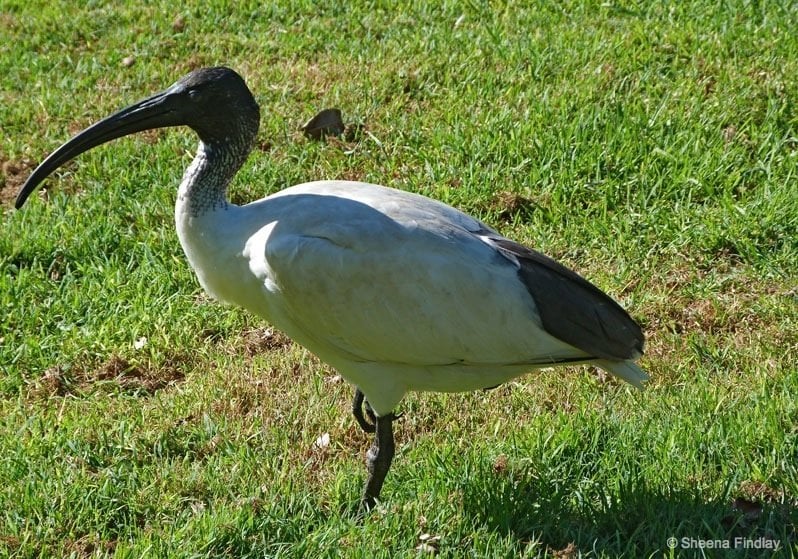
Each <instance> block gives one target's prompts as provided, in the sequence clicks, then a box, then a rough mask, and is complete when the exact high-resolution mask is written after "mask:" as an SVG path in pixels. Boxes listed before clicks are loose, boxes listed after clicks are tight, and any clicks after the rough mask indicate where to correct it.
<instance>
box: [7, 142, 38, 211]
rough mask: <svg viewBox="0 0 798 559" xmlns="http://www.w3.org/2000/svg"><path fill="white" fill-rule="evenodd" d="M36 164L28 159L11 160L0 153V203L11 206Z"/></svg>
mask: <svg viewBox="0 0 798 559" xmlns="http://www.w3.org/2000/svg"><path fill="white" fill-rule="evenodd" d="M34 168H36V164H35V163H34V162H33V161H31V160H30V159H19V160H11V159H7V158H6V157H5V156H4V155H2V154H0V169H1V170H2V176H0V179H2V182H0V204H1V205H3V206H11V205H13V204H14V200H16V199H17V192H19V188H20V187H21V186H22V185H23V184H24V182H25V179H27V178H28V176H29V175H30V173H31V171H33V169H34Z"/></svg>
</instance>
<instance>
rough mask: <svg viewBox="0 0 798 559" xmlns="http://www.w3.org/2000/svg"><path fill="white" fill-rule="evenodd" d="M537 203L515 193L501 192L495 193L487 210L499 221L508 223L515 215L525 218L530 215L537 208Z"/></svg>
mask: <svg viewBox="0 0 798 559" xmlns="http://www.w3.org/2000/svg"><path fill="white" fill-rule="evenodd" d="M538 205H539V204H538V201H537V200H534V199H532V198H528V197H526V196H522V195H520V194H518V193H517V192H510V191H509V190H503V191H501V192H497V193H496V194H495V195H494V196H493V198H492V199H491V201H490V203H489V204H488V210H490V211H492V212H495V213H496V215H497V216H498V219H499V220H501V221H510V220H512V219H513V218H514V217H515V216H516V215H520V216H522V217H523V216H525V215H529V214H531V213H532V212H533V211H534V210H535V208H536V207H537V206H538Z"/></svg>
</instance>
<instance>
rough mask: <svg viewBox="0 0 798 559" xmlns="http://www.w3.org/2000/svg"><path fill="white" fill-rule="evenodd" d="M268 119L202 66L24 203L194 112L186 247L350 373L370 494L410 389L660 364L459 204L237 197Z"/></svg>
mask: <svg viewBox="0 0 798 559" xmlns="http://www.w3.org/2000/svg"><path fill="white" fill-rule="evenodd" d="M259 123H260V111H259V108H258V104H257V103H256V102H255V99H254V98H253V96H252V93H251V92H250V91H249V89H248V88H247V85H246V84H245V83H244V80H243V79H242V78H241V76H239V75H238V74H237V73H236V72H234V71H233V70H230V69H229V68H224V67H217V68H206V69H200V70H196V71H193V72H191V73H190V74H188V75H186V76H185V77H183V78H182V79H180V80H179V81H177V82H176V83H175V84H174V85H172V86H171V87H169V88H168V89H166V90H165V91H163V92H161V93H158V94H156V95H154V96H152V97H149V98H147V99H144V100H143V101H139V102H138V103H136V104H134V105H131V106H129V107H127V108H125V109H122V110H121V111H119V112H117V113H116V114H114V115H111V116H109V117H107V118H105V119H103V120H101V121H99V122H98V123H96V124H94V125H93V126H91V127H89V128H87V129H86V130H84V131H83V132H80V133H79V134H78V135H76V136H75V137H74V138H72V139H71V140H69V141H68V142H67V143H65V144H64V145H62V146H61V147H60V148H58V149H57V150H56V151H55V152H53V153H52V154H51V155H50V156H49V157H47V159H45V160H44V162H43V163H42V164H41V165H39V167H38V168H37V169H36V170H35V171H34V172H33V173H32V174H31V176H30V177H29V178H28V180H27V182H26V183H25V184H24V185H23V186H22V189H21V190H20V192H19V196H18V197H17V200H16V207H17V208H20V207H21V206H22V205H23V204H24V203H25V200H26V199H27V198H28V196H29V195H30V194H31V192H33V190H34V189H35V188H36V187H37V186H38V185H39V184H40V183H41V182H42V181H43V180H44V179H45V178H46V177H47V176H48V175H50V174H51V173H52V172H53V171H55V170H56V169H57V168H58V167H59V166H61V165H63V164H64V163H65V162H67V161H69V160H70V159H72V158H74V157H76V156H78V155H79V154H81V153H83V152H85V151H87V150H89V149H91V148H93V147H95V146H98V145H100V144H103V143H105V142H108V141H110V140H113V139H115V138H119V137H122V136H125V135H128V134H132V133H134V132H140V131H143V130H148V129H152V128H160V127H167V126H188V127H190V128H192V129H193V130H194V131H195V132H196V133H197V135H198V136H199V140H200V142H199V149H198V151H197V154H196V156H195V157H194V160H193V161H192V163H191V165H190V166H189V167H188V169H187V170H186V172H185V174H184V176H183V180H182V182H181V183H180V188H179V190H178V193H177V203H176V206H175V221H176V224H177V234H178V237H179V238H180V243H181V245H182V246H183V250H184V251H185V253H186V257H187V258H188V261H189V263H190V264H191V267H192V268H193V269H194V271H195V272H196V274H197V277H198V278H199V282H200V283H201V284H202V287H203V288H204V289H205V290H206V291H207V292H208V293H209V294H210V295H212V296H213V297H215V298H216V299H219V300H220V301H224V302H227V303H232V304H236V305H240V306H242V307H244V308H246V309H248V310H249V311H251V312H253V313H255V314H256V315H259V316H261V317H263V318H265V319H266V320H268V321H269V322H271V323H272V324H273V325H274V326H275V327H277V328H278V329H280V330H282V331H284V332H285V333H286V334H287V335H288V336H290V337H291V338H293V339H294V340H295V341H296V342H298V343H299V344H301V345H303V346H304V347H306V348H307V349H308V350H310V351H311V352H313V353H315V354H316V355H317V356H318V357H319V358H321V359H322V360H323V361H326V362H327V363H329V364H330V365H332V366H333V367H335V368H336V369H337V370H338V371H339V372H340V374H341V375H342V376H343V377H344V378H345V379H346V380H348V381H349V382H350V383H352V384H353V385H354V387H355V398H354V402H353V406H352V407H353V413H354V416H355V418H356V420H357V422H358V424H359V425H360V426H361V427H362V428H363V429H364V430H365V431H367V432H370V433H374V434H375V436H374V442H373V444H372V446H371V447H370V449H369V451H368V453H367V465H368V479H367V482H366V486H365V489H364V491H363V496H362V499H361V506H362V507H363V508H365V509H369V508H371V507H372V506H373V505H374V504H375V502H376V500H377V499H378V497H379V495H380V490H381V488H382V485H383V481H384V479H385V476H386V474H387V472H388V468H389V467H390V465H391V461H392V459H393V454H394V440H393V421H394V419H395V415H394V409H395V408H396V405H397V404H398V403H399V401H400V400H401V399H402V397H403V396H404V395H405V393H406V392H408V391H410V390H420V391H425V390H429V391H442V392H459V391H466V390H475V389H480V388H487V387H492V386H496V385H498V384H501V383H503V382H505V381H507V380H509V379H512V378H514V377H517V376H519V375H521V374H523V373H526V372H529V371H531V370H533V369H539V368H543V367H551V366H554V365H573V364H579V363H592V364H594V365H596V366H598V367H601V368H602V369H604V370H606V371H608V372H610V373H612V374H613V375H616V376H618V377H620V378H622V379H624V380H626V381H628V382H630V383H632V384H633V385H635V386H637V387H641V386H642V383H643V382H644V381H645V380H647V379H648V376H647V375H646V374H645V373H644V372H643V370H642V369H640V368H639V367H638V366H637V365H636V364H635V363H634V361H635V360H636V359H637V358H639V357H640V356H641V355H642V352H643V333H642V331H641V329H640V327H639V326H638V324H637V323H636V322H635V321H634V320H633V319H632V318H631V317H630V316H629V315H628V314H627V313H626V311H624V310H623V308H621V306H620V305H618V304H617V303H616V302H615V301H613V300H612V299H611V298H610V297H609V296H607V295H606V294H604V293H603V292H602V291H601V290H599V289H598V288H597V287H595V286H594V285H592V284H591V283H589V282H588V281H586V280H585V279H583V278H582V277H581V276H579V275H577V274H576V273H575V272H573V271H571V270H569V269H567V268H565V267H564V266H562V265H561V264H559V263H557V262H555V261H554V260H552V259H550V258H548V257H547V256H544V255H543V254H540V253H538V252H535V251H534V250H531V249H529V248H526V247H524V246H522V245H520V244H517V243H515V242H513V241H511V240H509V239H507V238H505V237H503V236H501V235H499V234H498V233H497V232H496V231H495V230H493V229H491V228H490V227H488V226H487V225H485V224H484V223H482V222H480V221H478V220H477V219H474V218H472V217H469V216H468V215H466V214H464V213H462V212H460V211H458V210H456V209H454V208H452V207H450V206H447V205H445V204H442V203H440V202H436V201H434V200H431V199H429V198H426V197H424V196H420V195H417V194H412V193H409V192H404V191H400V190H394V189H391V188H386V187H384V186H377V185H373V184H366V183H360V182H348V181H337V180H329V181H318V182H309V183H305V184H300V185H297V186H293V187H291V188H287V189H285V190H282V191H280V192H278V193H276V194H273V195H271V196H268V197H266V198H264V199H262V200H259V201H257V202H253V203H250V204H247V205H245V206H236V205H234V204H231V203H230V202H228V200H227V197H226V191H227V187H228V184H229V183H230V180H231V179H232V177H233V175H235V173H236V172H237V171H238V169H239V168H240V167H241V166H242V165H243V164H244V161H245V160H246V159H247V156H248V155H249V152H250V150H251V148H252V145H253V142H254V140H255V136H256V134H257V131H258V126H259ZM364 398H365V402H364ZM364 404H365V414H364Z"/></svg>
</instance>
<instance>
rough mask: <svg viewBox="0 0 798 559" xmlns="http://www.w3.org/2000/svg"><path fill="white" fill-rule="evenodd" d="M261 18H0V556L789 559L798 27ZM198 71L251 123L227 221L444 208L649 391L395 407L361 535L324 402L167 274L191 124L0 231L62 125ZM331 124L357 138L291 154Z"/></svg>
mask: <svg viewBox="0 0 798 559" xmlns="http://www.w3.org/2000/svg"><path fill="white" fill-rule="evenodd" d="M78 4H82V5H83V7H76V6H77V5H78ZM117 4H121V3H117ZM270 4H271V3H263V2H250V3H248V5H247V3H240V4H238V5H237V6H236V8H235V9H232V8H230V7H229V6H228V3H225V2H204V3H195V2H190V1H189V2H184V3H182V4H179V5H176V4H174V3H169V2H163V1H154V2H146V3H141V2H131V3H129V5H121V6H118V7H111V4H107V5H106V3H101V2H84V3H73V2H53V1H48V2H40V1H38V0H32V1H27V2H20V1H18V0H6V1H4V2H3V4H2V8H0V127H1V129H2V133H0V162H1V163H2V170H3V173H2V180H3V183H2V186H0V200H2V202H0V204H2V205H0V211H1V212H2V214H1V215H0V271H1V272H2V273H0V309H2V311H1V312H0V556H13V557H57V556H73V557H102V556H115V557H143V556H148V557H159V556H174V557H221V556H235V557H335V556H338V555H339V554H340V555H343V556H347V557H368V558H371V557H415V556H418V555H422V554H423V553H424V552H423V551H422V550H419V549H417V546H419V544H420V543H421V541H422V535H423V534H430V535H432V536H439V537H440V540H438V541H434V544H431V545H432V547H436V549H437V554H438V556H439V557H518V556H522V557H537V556H551V557H577V556H583V557H620V556H622V557H628V558H636V557H649V556H653V557H662V556H675V557H678V556H685V557H692V556H697V555H700V550H697V549H692V550H688V549H681V548H679V549H676V550H674V551H670V550H669V549H668V548H667V545H666V541H667V539H668V538H669V537H671V536H673V537H676V538H678V539H679V540H681V538H684V537H687V538H690V537H692V538H695V539H701V538H703V539H719V540H726V541H732V542H733V538H735V537H742V538H749V539H752V540H756V539H757V538H766V539H769V540H779V541H780V542H781V551H780V553H781V556H784V557H790V556H796V555H798V427H796V425H798V398H797V397H796V396H798V291H796V289H798V286H797V285H796V283H797V282H796V278H798V188H796V184H798V180H797V179H798V176H797V175H798V112H797V111H796V99H798V35H796V33H795V29H796V28H798V10H796V7H795V5H794V4H793V3H790V2H768V1H762V2H750V3H748V2H742V1H728V2H722V3H718V2H714V3H713V2H708V1H703V2H701V1H697V0H696V1H692V2H682V3H666V2H640V3H634V2H618V3H616V2H599V1H598V0H596V1H587V0H586V1H583V2H578V1H574V2H562V3H556V4H555V3H541V4H540V5H537V6H530V7H527V8H525V7H520V6H516V5H505V4H501V3H492V4H488V3H485V2H482V3H480V2H477V1H474V2H468V3H464V4H461V3H454V2H449V3H444V4H440V5H435V6H433V5H432V4H430V5H429V6H426V7H414V8H413V7H410V6H405V5H402V4H392V3H369V2H357V3H352V2H335V1H332V2H326V3H317V2H301V1H297V2H281V3H274V4H275V5H273V6H272V5H270ZM353 4H354V5H353ZM130 56H132V57H134V64H132V65H125V64H124V63H123V60H124V59H125V58H126V57H130ZM213 64H225V65H228V66H231V67H233V68H236V69H237V70H238V71H239V72H240V73H242V74H243V75H244V76H245V78H246V79H247V81H248V83H249V85H250V87H251V88H252V90H253V92H254V93H255V95H256V98H257V99H258V101H259V103H260V104H261V106H262V109H263V111H262V112H263V122H262V125H261V132H260V145H261V149H259V150H256V151H255V153H253V155H252V157H251V159H250V161H249V162H248V164H247V165H246V166H245V168H244V169H243V170H242V171H241V173H240V175H239V176H238V177H237V179H236V181H235V184H234V186H233V189H232V191H231V197H232V198H233V199H234V200H235V201H238V202H243V201H248V200H252V199H256V198H259V197H262V196H264V195H266V194H268V193H271V192H275V191H277V190H279V189H281V188H283V187H285V186H288V185H291V184H295V183H298V182H301V181H305V180H312V179H320V178H346V179H357V180H366V181H371V182H377V183H381V184H386V185H388V186H393V187H396V188H401V189H406V190H411V191H415V192H420V193H423V194H426V195H429V196H431V197H434V198H436V199H439V200H443V201H445V202H447V203H450V204H453V205H455V206H457V207H459V208H461V209H464V210H466V211H468V212H470V213H472V214H474V215H476V216H477V217H479V218H481V219H483V220H485V221H487V222H489V223H491V224H493V225H495V226H496V227H498V228H499V229H500V230H501V231H502V232H503V233H504V234H506V235H508V236H510V237H512V238H515V239H517V240H519V241H523V242H525V243H527V244H529V245H530V246H534V247H536V248H538V249H540V250H543V251H545V252H547V253H548V254H550V255H552V256H555V257H557V258H558V259H560V260H561V261H563V262H564V263H566V264H568V265H569V266H572V267H574V268H575V269H577V270H579V271H580V272H581V273H583V274H584V275H585V276H587V277H588V278H590V279H591V280H592V281H594V282H595V283H596V284H597V285H599V286H600V287H602V288H603V289H605V290H607V291H608V292H609V293H611V294H612V295H613V296H615V297H617V298H618V299H619V300H620V301H621V302H622V303H623V304H624V305H625V306H626V307H627V308H628V309H629V310H630V312H631V313H632V314H633V315H634V316H635V317H636V318H638V319H639V321H640V322H641V323H642V324H643V325H644V327H645V330H646V334H647V339H648V345H647V355H646V357H645V358H644V359H643V361H642V364H643V366H644V367H645V368H646V369H647V370H648V371H649V372H650V374H651V376H652V381H651V383H650V385H649V388H648V390H646V391H645V392H643V393H637V392H633V391H631V390H630V389H629V388H627V387H626V386H621V385H619V384H617V383H615V382H607V381H606V380H605V379H603V378H602V377H599V376H598V375H597V374H595V371H591V370H587V369H584V368H576V369H565V370H562V369H561V370H555V371H544V372H541V373H538V374H533V375H529V376H526V377H522V378H520V379H518V380H517V382H513V383H509V384H507V385H505V386H502V387H500V388H498V389H496V390H493V391H491V392H485V393H483V392H479V393H472V394H457V395H442V394H413V395H411V396H409V397H408V398H407V399H406V400H405V401H404V402H403V404H402V411H404V413H405V415H404V417H403V418H402V419H401V420H400V421H399V422H398V424H397V448H398V452H397V458H396V460H395V462H394V466H393V468H392V470H391V472H390V473H389V476H388V479H387V482H386V485H385V488H384V490H383V497H384V499H385V502H384V504H383V505H382V506H381V507H380V508H379V509H378V510H377V511H375V512H374V513H373V514H371V515H370V516H369V517H368V518H366V519H365V520H363V521H358V520H357V519H356V518H354V517H353V515H352V514H351V511H352V507H353V505H354V503H355V501H356V499H357V497H358V495H359V492H360V485H361V483H362V480H363V477H364V466H363V456H364V451H365V449H366V447H367V445H368V438H367V437H366V436H365V435H363V434H362V433H360V432H359V430H358V428H357V427H356V426H355V424H354V422H353V420H352V419H351V417H350V415H349V411H348V407H349V399H350V396H351V390H350V388H349V387H348V386H347V385H346V383H344V382H341V381H340V380H338V379H337V377H335V376H334V375H335V372H334V371H331V370H330V369H329V367H327V366H325V365H323V364H321V363H320V362H319V361H318V360H316V359H315V358H314V357H313V356H312V355H310V354H309V353H307V352H306V351H304V350H303V349H301V348H299V347H297V346H296V345H294V344H291V343H289V342H288V341H286V340H285V339H283V338H282V337H280V336H279V335H278V334H276V333H269V332H267V331H265V330H264V329H265V328H266V327H267V325H266V324H265V323H264V322H263V321H261V320H260V319H258V318H256V317H253V316H249V315H247V314H246V313H244V312H243V311H241V310H238V309H234V308H227V307H222V306H220V305H218V304H216V303H214V302H213V301H211V300H209V299H208V298H207V297H206V296H204V295H203V294H202V292H201V290H200V288H199V286H198V284H197V282H196V280H195V279H194V276H193V273H192V272H191V270H190V269H189V267H188V265H187V263H186V261H185V259H184V258H183V255H182V252H181V249H180V247H179V244H178V241H177V237H176V235H175V233H174V226H173V223H172V219H173V217H172V204H173V201H174V194H175V187H176V184H177V182H178V180H179V178H180V176H181V173H182V170H183V168H184V167H185V165H186V164H187V163H188V161H189V160H190V156H191V152H192V151H193V149H194V148H195V145H196V139H195V138H194V136H193V135H192V134H191V133H190V132H189V131H186V130H180V131H166V132H160V133H157V134H149V135H141V136H137V137H133V138H129V139H124V140H120V141H117V142H115V143H113V144H110V145H108V146H105V147H102V148H99V149H96V150H94V151H92V152H89V153H87V154H85V155H83V156H81V157H80V158H79V159H78V160H77V161H76V162H74V163H72V164H70V165H68V166H67V167H65V168H64V169H63V170H61V171H59V173H57V178H53V179H51V180H49V181H48V182H47V183H46V184H45V189H46V190H45V191H44V192H43V193H42V194H40V195H35V196H34V197H33V199H32V200H31V201H30V202H29V203H28V204H27V205H26V207H25V209H24V211H21V212H16V211H14V210H13V209H12V208H11V204H12V202H11V200H12V199H13V196H14V194H15V192H16V189H17V188H18V186H19V185H20V184H21V181H22V180H24V178H25V177H26V176H27V174H28V173H29V171H30V169H31V168H32V165H35V164H36V163H38V162H39V161H41V160H42V159H43V157H44V156H46V154H47V153H49V152H50V151H51V150H53V149H54V148H55V147H57V146H58V145H59V144H60V143H61V142H63V141H65V140H66V139H68V138H69V137H70V136H71V135H72V134H74V133H75V132H76V131H78V130H79V129H81V128H82V127H84V126H86V125H88V124H90V123H91V122H93V121H96V120H98V119H99V118H102V117H104V116H106V115H107V114H110V112H112V111H113V110H116V109H118V108H120V107H122V106H124V105H127V104H129V103H131V102H133V101H135V100H137V99H139V98H141V97H143V96H145V95H149V94H151V93H153V92H154V91H157V90H160V89H162V88H164V87H166V86H167V85H169V84H171V83H172V82H173V81H175V80H176V79H177V78H178V77H180V76H181V75H183V74H184V73H185V72H187V71H188V70H189V69H191V68H194V67H197V66H202V65H213ZM330 106H337V107H340V108H341V109H342V110H343V112H344V116H345V120H346V121H347V122H350V123H359V124H362V126H363V128H362V130H361V132H360V133H359V134H357V135H355V137H353V138H349V139H344V140H328V141H326V142H311V141H308V140H306V139H305V138H304V137H303V136H302V135H301V133H300V132H298V127H299V126H300V124H301V123H302V122H304V121H305V120H306V119H308V118H310V117H311V116H312V115H313V114H315V113H316V112H317V111H318V110H320V109H322V108H324V107H330ZM156 140H157V141H156ZM141 338H146V344H145V345H144V346H143V347H138V345H140V344H136V342H137V341H138V340H140V339H141ZM137 347H138V349H137ZM323 433H329V434H330V439H331V444H330V446H329V447H327V448H325V449H323V450H320V449H317V448H314V441H315V440H316V438H317V437H319V436H320V435H321V434H323ZM704 553H705V554H706V556H710V557H712V556H721V555H724V556H726V555H731V556H737V557H744V556H756V555H757V553H756V551H755V550H747V551H746V550H744V549H739V548H738V549H737V550H735V551H734V552H731V553H721V552H718V551H717V550H704Z"/></svg>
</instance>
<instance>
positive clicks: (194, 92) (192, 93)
mask: <svg viewBox="0 0 798 559" xmlns="http://www.w3.org/2000/svg"><path fill="white" fill-rule="evenodd" d="M201 96H202V93H201V92H200V91H199V90H198V89H189V90H188V98H189V99H191V100H192V101H198V100H199V98H200V97H201Z"/></svg>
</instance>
